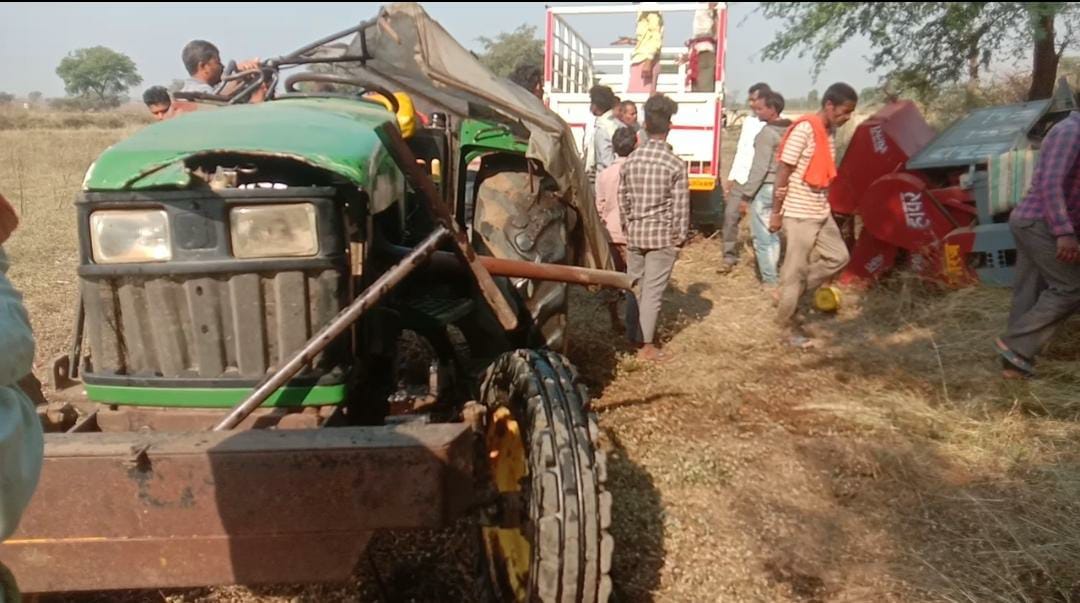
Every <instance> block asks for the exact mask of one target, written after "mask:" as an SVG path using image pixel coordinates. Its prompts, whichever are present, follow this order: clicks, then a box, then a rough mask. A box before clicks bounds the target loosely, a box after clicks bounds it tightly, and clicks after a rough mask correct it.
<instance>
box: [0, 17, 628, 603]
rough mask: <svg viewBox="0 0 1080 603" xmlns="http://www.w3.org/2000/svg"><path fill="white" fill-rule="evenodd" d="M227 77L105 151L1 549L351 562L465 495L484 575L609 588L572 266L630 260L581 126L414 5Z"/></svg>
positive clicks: (91, 563) (254, 576) (165, 568)
mask: <svg viewBox="0 0 1080 603" xmlns="http://www.w3.org/2000/svg"><path fill="white" fill-rule="evenodd" d="M316 67H318V68H316ZM226 80H227V81H228V82H230V83H231V82H236V83H237V84H238V85H237V84H234V85H233V86H231V88H233V90H232V92H230V93H229V94H211V95H189V96H188V97H187V98H186V99H183V98H181V99H179V100H178V102H177V104H178V108H179V109H180V110H181V112H183V114H182V115H178V116H176V117H174V118H171V119H168V120H166V121H163V122H160V123H157V124H155V125H152V126H149V127H147V128H145V129H143V130H141V131H139V132H137V133H136V134H134V135H133V136H132V137H131V138H129V139H127V140H124V141H122V142H120V143H118V144H116V145H114V146H113V147H111V148H109V149H107V150H106V151H105V152H104V153H103V154H102V155H101V156H100V157H99V158H98V159H97V161H96V162H95V163H94V164H93V165H92V166H91V168H90V170H89V171H88V173H87V175H86V179H85V182H84V186H83V191H82V193H81V194H80V195H79V198H78V199H77V201H76V209H77V212H78V228H79V241H80V250H79V255H80V263H79V266H78V280H79V291H80V297H79V304H78V320H77V323H76V325H75V328H74V336H73V340H72V345H71V350H70V352H69V353H68V354H65V355H64V356H63V357H61V358H58V359H57V360H56V361H55V363H54V370H53V373H54V374H53V379H52V381H53V384H54V386H55V387H56V391H55V392H54V394H53V395H52V396H50V397H51V398H52V401H51V402H50V403H49V404H48V405H47V406H43V407H42V408H41V415H42V418H43V421H45V423H46V424H47V426H48V429H49V431H50V433H48V434H47V436H46V459H45V464H44V469H43V473H42V477H41V481H40V485H39V488H38V492H37V494H36V496H35V499H34V502H33V503H32V505H31V507H30V508H29V509H28V511H27V513H26V514H25V516H24V518H23V521H22V524H21V526H20V530H19V531H18V532H17V533H16V534H15V535H14V536H13V538H12V539H11V540H9V541H7V542H5V543H3V544H2V545H0V559H2V560H3V562H4V564H6V565H7V566H8V567H10V568H11V569H12V570H13V571H14V573H15V575H16V576H17V577H18V579H19V582H20V586H21V587H22V589H23V590H24V591H25V592H28V593H40V592H56V591H66V592H70V591H91V590H92V591H101V590H111V589H145V588H170V587H188V586H203V585H212V584H260V583H302V582H317V581H340V580H344V579H346V578H347V577H348V576H349V575H350V574H351V573H352V571H353V569H354V567H355V565H356V563H357V560H358V558H359V556H360V554H361V552H362V551H363V550H364V547H365V545H366V543H367V542H368V540H369V539H370V537H371V535H372V534H373V533H374V532H376V531H378V530H390V529H419V528H438V527H443V526H447V525H449V524H451V523H453V522H458V521H462V520H465V521H469V522H470V525H474V526H475V530H476V533H477V535H478V536H479V537H480V539H481V541H482V543H483V545H482V546H481V547H478V548H479V552H478V555H479V556H480V557H481V560H482V563H481V564H480V565H482V566H484V567H485V568H486V571H485V572H484V574H485V578H484V579H483V580H482V584H483V586H484V591H485V592H486V593H487V594H489V595H491V596H493V597H495V598H497V599H498V600H513V601H526V600H531V601H549V602H554V601H559V602H576V601H604V600H606V599H607V597H608V595H609V594H610V592H611V580H610V578H609V576H608V572H609V570H610V567H611V558H612V551H613V541H612V539H611V536H610V535H609V533H608V527H609V524H610V521H611V505H612V500H611V495H610V494H609V493H608V492H607V491H606V489H605V479H606V464H605V458H604V454H603V452H602V451H600V450H599V449H598V448H597V442H598V437H599V431H598V426H597V423H596V419H595V416H594V415H593V414H592V413H591V412H590V408H589V398H588V394H587V392H586V391H585V388H584V387H583V385H582V383H581V380H580V378H579V376H578V374H577V372H576V370H575V369H574V368H573V367H572V366H571V365H570V363H569V362H568V361H567V360H566V359H565V358H564V357H563V356H562V354H561V352H562V351H563V350H564V348H565V345H566V342H567V334H566V332H565V329H566V312H567V295H566V288H567V286H568V285H570V284H579V285H586V286H592V287H614V288H622V289H628V288H629V283H628V280H627V278H626V276H625V275H623V274H621V273H615V272H610V271H608V270H607V268H608V266H609V262H610V260H609V258H608V256H607V245H606V243H605V239H604V233H603V230H602V228H601V226H600V222H599V219H598V217H597V215H596V213H595V210H594V209H593V205H592V199H591V194H590V193H589V191H588V186H587V184H586V180H585V178H584V174H583V173H582V169H581V166H580V162H579V160H578V159H577V157H576V155H575V154H574V148H575V147H574V143H573V140H572V137H571V135H570V133H569V129H568V128H567V127H566V125H565V124H563V123H562V121H561V120H560V119H559V118H558V117H557V116H556V115H554V114H553V113H551V112H549V111H548V110H547V109H546V108H545V107H544V106H543V104H542V103H541V102H540V101H539V100H537V99H536V98H534V97H532V96H531V95H530V94H529V93H528V92H527V91H525V90H523V89H520V88H518V87H516V86H514V85H513V84H511V83H509V82H507V81H505V80H501V79H499V78H496V77H495V76H493V75H492V74H491V73H490V72H488V71H487V70H486V69H484V68H483V67H482V66H481V65H480V64H479V63H478V62H477V61H476V60H475V58H473V57H472V56H471V54H470V53H469V52H468V51H467V50H465V49H464V48H462V47H461V46H460V45H458V44H457V43H456V42H455V41H454V40H453V39H452V38H451V37H450V36H449V35H448V34H447V33H446V32H445V31H444V30H443V29H442V28H441V27H440V26H439V25H438V24H437V23H435V22H434V21H432V20H431V19H430V18H429V17H428V16H427V15H426V13H424V11H423V10H422V9H421V8H420V7H419V6H417V5H413V4H398V5H392V6H389V7H386V8H384V9H383V10H381V11H380V13H379V15H378V17H376V18H375V19H373V20H371V21H368V22H365V23H362V24H360V25H359V26H356V27H352V28H349V29H348V30H345V31H343V32H339V33H337V34H334V35H332V36H329V37H327V38H325V39H323V40H319V41H318V42H316V43H313V44H311V45H309V46H307V47H305V48H302V49H299V50H298V51H296V52H294V53H292V54H289V55H286V56H283V57H279V58H276V59H272V60H268V61H265V62H264V63H263V64H262V67H261V69H260V70H259V71H258V72H255V73H232V74H229V75H228V77H227V78H226ZM256 90H262V91H264V93H265V100H264V101H262V102H258V103H252V102H247V101H248V100H249V99H250V98H251V97H252V95H253V94H254V93H255V91H256ZM477 160H479V161H480V169H479V171H478V172H476V173H475V175H474V174H471V173H470V172H469V170H468V166H469V165H470V163H473V162H475V161H477Z"/></svg>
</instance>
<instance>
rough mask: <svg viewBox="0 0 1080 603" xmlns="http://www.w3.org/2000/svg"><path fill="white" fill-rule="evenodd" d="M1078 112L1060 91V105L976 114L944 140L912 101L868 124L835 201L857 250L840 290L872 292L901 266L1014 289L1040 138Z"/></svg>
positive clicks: (955, 283) (947, 279)
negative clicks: (1016, 221) (1013, 222)
mask: <svg viewBox="0 0 1080 603" xmlns="http://www.w3.org/2000/svg"><path fill="white" fill-rule="evenodd" d="M1074 108H1075V103H1074V101H1073V100H1072V95H1071V93H1070V92H1069V91H1068V88H1067V87H1066V86H1063V87H1062V88H1061V89H1060V90H1059V94H1058V95H1056V97H1055V98H1054V99H1047V100H1040V101H1033V102H1028V103H1022V104H1016V105H1007V106H997V107H989V108H985V109H979V110H976V111H973V112H972V113H970V114H968V115H967V116H965V117H963V118H961V119H959V120H957V121H956V122H955V123H953V124H952V125H951V126H949V127H948V128H947V129H945V131H944V132H942V133H941V134H939V135H935V132H934V130H933V128H931V127H930V125H929V124H927V122H926V120H925V119H924V118H923V116H922V114H921V113H920V112H919V110H918V108H917V107H916V106H915V104H914V103H912V102H911V101H897V102H892V103H890V104H888V105H887V106H885V107H883V108H882V109H880V110H879V111H877V112H876V113H874V114H873V115H872V116H871V117H870V118H868V119H867V120H865V121H863V122H862V123H861V124H859V126H858V127H857V128H856V129H855V133H854V135H853V137H852V139H851V142H850V144H849V146H848V149H847V151H846V153H845V154H844V157H843V159H842V161H841V163H840V166H839V169H838V172H839V173H838V176H837V179H836V182H835V183H834V184H833V186H832V188H831V190H830V193H829V202H830V204H831V205H832V209H833V212H834V214H836V215H837V217H838V222H839V223H841V224H842V225H844V226H846V228H845V229H844V230H845V236H846V237H847V239H848V245H849V247H851V262H850V264H849V265H848V267H847V269H846V270H845V272H844V273H843V275H842V276H841V279H840V280H841V282H842V283H843V284H847V285H863V286H865V285H869V284H872V283H874V282H876V281H878V280H879V279H881V278H882V277H884V276H885V275H886V274H887V273H889V272H890V271H891V270H892V269H893V268H899V267H903V268H905V269H907V270H909V271H911V272H912V273H915V274H917V275H919V276H920V277H922V278H925V279H927V280H930V281H934V282H938V283H941V284H944V285H946V286H950V287H963V286H968V285H974V284H977V283H983V284H987V285H992V286H1010V285H1011V284H1012V277H1013V274H1012V271H1013V265H1014V264H1015V261H1016V252H1015V245H1014V242H1013V239H1012V235H1011V234H1010V232H1009V227H1008V215H1009V212H1010V210H1011V209H1012V208H1013V207H1015V206H1016V204H1017V203H1018V202H1019V201H1020V200H1021V199H1022V198H1023V195H1024V193H1025V192H1026V190H1027V187H1028V185H1029V184H1030V182H1031V176H1032V171H1033V168H1034V164H1035V159H1036V157H1037V153H1038V151H1037V149H1038V145H1039V143H1040V141H1041V140H1042V138H1043V136H1045V134H1046V132H1047V131H1049V129H1050V127H1051V126H1053V125H1054V124H1055V123H1057V121H1059V120H1060V119H1062V118H1063V117H1065V115H1067V113H1068V111H1069V110H1072V109H1074ZM856 223H858V224H861V228H859V229H858V233H857V236H856V232H855V231H856V228H855V225H856Z"/></svg>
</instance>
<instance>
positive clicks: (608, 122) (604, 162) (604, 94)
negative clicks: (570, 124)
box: [585, 85, 623, 186]
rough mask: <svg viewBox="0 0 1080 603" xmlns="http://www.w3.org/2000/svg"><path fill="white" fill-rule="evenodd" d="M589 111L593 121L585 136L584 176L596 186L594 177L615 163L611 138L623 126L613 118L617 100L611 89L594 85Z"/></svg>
mask: <svg viewBox="0 0 1080 603" xmlns="http://www.w3.org/2000/svg"><path fill="white" fill-rule="evenodd" d="M589 102H590V104H589V110H590V111H591V112H592V114H593V116H594V117H595V120H594V121H593V126H592V128H591V129H590V128H589V127H588V126H586V134H585V174H586V175H587V176H588V177H589V183H590V184H592V185H594V186H595V184H596V176H597V174H599V173H600V172H602V171H604V169H606V168H607V167H608V166H609V165H611V164H613V163H615V151H613V150H612V148H611V136H612V135H613V134H614V133H615V130H618V129H619V127H620V126H622V125H623V124H622V123H621V122H619V121H618V120H617V119H616V118H615V107H616V106H617V105H618V104H619V99H618V98H617V97H616V96H615V93H614V92H612V91H611V88H609V87H607V86H600V85H596V86H593V87H592V88H590V89H589Z"/></svg>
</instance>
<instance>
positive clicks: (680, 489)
mask: <svg viewBox="0 0 1080 603" xmlns="http://www.w3.org/2000/svg"><path fill="white" fill-rule="evenodd" d="M124 133H125V132H122V131H92V130H81V131H72V132H60V131H39V132H34V133H32V134H31V133H15V132H0V143H3V144H2V145H0V147H2V148H3V149H4V151H0V182H2V183H3V186H4V192H5V194H6V195H7V196H8V197H9V198H11V199H12V201H13V202H14V203H15V204H16V206H18V207H20V208H21V210H22V213H23V216H24V224H23V227H22V228H21V229H20V231H19V232H18V233H17V234H16V236H15V238H14V239H13V240H12V242H11V243H10V244H9V245H8V251H9V252H10V253H11V255H12V257H13V260H14V268H13V278H14V280H15V283H16V284H17V285H18V286H19V287H21V288H22V289H23V291H24V292H25V294H26V298H27V303H28V305H29V308H30V311H31V314H32V318H33V321H34V326H35V329H36V330H37V335H38V338H39V344H40V349H39V354H38V359H39V361H40V362H41V364H39V370H40V368H42V367H43V366H44V361H45V359H47V358H49V357H51V356H52V355H53V354H55V353H57V352H59V351H61V350H62V349H63V347H64V346H65V345H66V341H67V337H68V330H69V325H70V321H71V313H72V300H73V299H74V298H73V294H74V291H75V284H74V283H75V273H74V267H75V265H76V253H75V243H76V237H75V229H74V211H73V209H72V207H71V204H70V203H71V200H72V198H73V195H74V191H75V189H76V188H77V186H78V184H79V182H80V181H81V177H82V173H83V171H84V170H85V168H86V166H87V165H88V164H89V162H90V161H91V160H92V158H93V157H94V156H95V155H96V154H97V153H98V152H99V151H100V149H102V148H103V147H104V146H106V145H107V144H110V143H111V142H113V141H115V140H117V139H119V138H120V137H121V136H123V135H124ZM730 139H731V138H730V137H729V140H730ZM729 146H730V145H729ZM720 254H721V249H720V245H719V242H718V241H716V240H703V241H699V242H696V243H695V244H693V245H691V246H690V247H688V248H687V249H686V250H685V252H684V254H683V256H682V257H681V258H680V260H679V262H678V264H677V266H676V270H675V275H674V282H673V283H672V286H671V288H670V289H669V291H668V292H667V294H666V295H665V306H664V316H663V324H662V328H661V337H662V339H663V341H664V342H665V344H666V347H667V349H668V350H669V351H670V352H672V353H673V354H674V356H675V360H674V361H673V362H671V363H669V364H666V365H661V366H650V365H643V364H641V363H638V362H637V361H635V360H634V359H633V358H632V357H631V356H630V355H629V351H628V350H627V349H626V347H625V346H624V345H623V344H621V343H620V342H619V341H618V339H617V338H615V337H613V336H612V335H611V334H610V333H609V332H608V331H607V330H606V325H607V320H606V311H605V308H604V307H603V305H602V304H600V303H599V302H598V300H597V299H595V298H593V297H591V296H589V294H588V293H587V292H584V291H576V292H575V293H574V303H573V308H574V310H573V315H572V317H571V319H572V322H573V329H572V332H574V333H576V335H575V337H576V339H575V340H574V344H573V348H572V350H571V357H572V359H573V360H574V361H575V362H576V363H577V364H578V366H579V367H580V368H581V370H582V373H583V375H584V376H585V378H586V379H587V380H588V382H589V384H590V387H591V389H592V392H593V394H594V395H595V405H596V408H597V409H598V410H599V411H600V413H601V425H602V426H603V427H604V429H605V431H606V435H607V438H606V441H605V446H606V447H608V448H609V450H610V455H611V466H610V485H611V488H612V490H613V491H614V494H615V500H616V508H615V518H614V519H615V524H614V526H613V530H614V533H615V534H614V535H615V538H616V542H617V549H616V550H617V553H616V559H615V564H614V568H613V574H614V578H615V584H616V590H617V594H618V595H619V600H624V601H648V600H663V601H714V600H722V601H867V600H876V601H1031V602H1035V601H1063V602H1064V601H1073V600H1080V508H1078V506H1080V430H1078V428H1077V425H1076V423H1075V419H1076V416H1077V413H1078V411H1080V387H1078V381H1080V339H1078V337H1077V334H1078V332H1080V325H1078V324H1077V322H1076V321H1073V322H1072V323H1070V324H1069V325H1067V327H1066V328H1065V329H1064V330H1063V332H1062V333H1061V334H1060V335H1059V337H1058V338H1057V340H1056V343H1055V345H1054V347H1053V348H1052V350H1051V351H1050V353H1049V354H1047V355H1046V358H1045V361H1043V362H1042V364H1041V367H1040V368H1041V370H1042V372H1043V374H1044V377H1043V378H1042V379H1040V380H1038V381H1034V382H1032V383H1028V384H1004V383H1002V382H1001V381H1000V380H998V378H997V370H996V364H995V362H994V357H993V352H992V350H991V346H990V342H991V341H992V336H993V335H995V334H996V333H997V332H998V330H999V329H1000V328H1001V327H1002V325H1003V324H1004V320H1005V315H1006V312H1007V309H1008V294H1007V292H1006V291H1000V290H992V289H968V290H963V291H956V292H939V291H934V290H932V289H930V288H927V287H924V286H922V285H921V284H919V283H918V282H917V281H916V280H914V279H911V278H907V277H904V276H902V275H901V276H899V277H897V278H895V279H893V280H891V281H890V282H889V283H887V284H886V285H885V286H884V287H883V288H880V289H877V290H874V291H870V292H865V293H862V294H859V293H857V292H846V293H845V302H846V303H845V305H844V308H843V309H842V310H841V312H840V313H839V314H838V315H836V316H834V317H822V316H811V320H810V328H811V329H812V330H814V331H815V332H816V333H817V334H818V335H819V337H820V338H821V340H822V341H823V342H825V343H826V345H825V346H824V347H823V348H821V349H819V350H817V351H813V352H807V353H798V352H792V351H789V350H787V349H785V348H783V347H781V346H780V345H779V343H778V337H777V333H776V332H775V330H774V328H773V326H772V324H771V314H772V308H771V306H770V304H769V303H768V302H767V300H766V298H765V297H764V296H763V295H762V294H761V293H760V292H759V291H758V289H757V287H756V284H755V280H754V277H753V273H752V269H751V266H750V264H749V260H748V259H746V260H744V263H743V264H742V265H741V266H740V267H739V269H738V270H737V271H736V272H734V273H733V274H732V275H729V276H725V277H721V276H718V275H716V274H715V273H714V267H715V266H716V265H717V264H718V262H719V261H720ZM461 534H462V531H460V530H459V531H458V532H453V531H447V532H440V533H436V534H423V535H419V536H416V537H413V538H412V539H411V540H409V541H408V543H407V544H404V545H403V544H402V543H401V542H400V541H398V540H397V539H396V538H397V537H394V536H389V535H388V536H386V537H383V538H381V539H378V540H377V541H376V543H375V549H374V550H373V558H374V559H375V562H376V565H377V566H378V567H379V571H380V575H381V578H382V580H383V582H384V583H385V584H386V586H387V589H388V590H389V592H390V593H391V595H392V596H393V597H394V598H397V599H401V600H409V599H412V600H437V599H440V598H443V599H445V598H447V597H448V594H447V593H449V592H457V591H453V590H449V591H448V590H442V589H443V588H444V587H445V584H446V583H447V582H449V583H455V582H460V581H462V580H464V579H465V578H464V576H465V575H466V574H467V572H465V571H462V570H461V568H460V566H461V565H462V558H463V557H465V556H467V555H468V552H462V550H461V545H460V544H458V545H457V546H454V545H451V544H449V543H450V542H452V541H460V536H461ZM466 548H467V547H466ZM374 582H375V581H374V580H373V578H372V573H371V571H370V565H369V564H368V563H367V560H365V562H364V563H363V564H362V567H361V569H360V570H359V572H358V574H357V575H356V577H355V578H354V580H353V581H352V583H351V584H349V585H346V586H339V587H333V588H330V587H311V588H285V589H273V590H257V591H250V590H247V589H242V588H228V589H214V590H199V591H191V592H188V593H181V594H175V593H174V594H161V593H156V592H155V593H142V594H133V595H130V597H126V598H125V600H128V601H142V600H156V601H161V600H169V601H185V602H195V601H199V602H215V603H216V602H226V601H228V602H232V601H245V602H249V601H264V602H271V601H273V602H284V601H294V600H295V601H320V602H321V601H371V600H377V599H378V598H379V590H378V588H376V587H375V585H374ZM451 588H452V587H451ZM77 600H80V601H88V600H99V601H105V600H109V601H112V600H118V597H117V596H116V595H105V596H100V597H92V598H87V597H82V598H79V599H77Z"/></svg>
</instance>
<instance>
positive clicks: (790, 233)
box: [769, 83, 859, 349]
mask: <svg viewBox="0 0 1080 603" xmlns="http://www.w3.org/2000/svg"><path fill="white" fill-rule="evenodd" d="M858 102H859V96H858V94H856V93H855V89H854V88H852V87H851V86H849V85H847V84H844V83H837V84H833V85H832V86H829V88H828V90H826V91H825V95H824V96H823V97H822V99H821V110H820V111H818V112H817V113H813V114H811V115H806V116H803V117H800V118H799V119H797V120H795V124H794V125H793V126H792V127H791V128H789V129H788V131H787V133H786V134H785V135H784V139H783V140H781V142H780V154H779V159H780V165H779V166H778V167H777V170H776V186H775V188H774V192H773V208H772V214H771V215H770V217H769V230H770V232H777V231H779V230H780V228H781V227H783V229H784V234H785V236H786V238H787V251H786V253H785V255H784V265H783V266H782V267H781V268H780V296H779V302H778V305H777V317H776V321H777V323H778V324H779V325H780V327H781V328H782V329H785V330H786V331H788V333H787V343H788V344H789V345H791V346H794V347H796V348H800V349H804V348H808V347H811V346H812V342H811V341H810V339H809V338H807V337H806V336H805V335H803V334H802V333H800V332H799V331H798V327H797V325H796V321H795V314H796V311H797V310H798V306H799V299H800V298H801V297H802V294H803V293H804V292H805V291H808V290H809V291H814V290H816V289H817V288H818V287H819V286H821V285H823V284H824V283H826V282H827V281H828V280H829V279H831V278H832V277H834V276H836V275H837V274H838V273H839V272H840V271H841V270H843V269H844V266H846V265H847V263H848V259H849V255H848V249H847V245H846V244H845V243H844V238H843V236H841V234H840V229H839V228H838V227H837V225H836V221H835V220H833V217H832V210H831V207H830V206H829V185H830V184H832V181H833V180H835V179H836V147H835V140H834V136H835V133H836V129H837V128H839V127H840V126H842V125H844V124H846V123H847V122H848V120H850V119H851V114H852V112H854V111H855V105H856V103H858Z"/></svg>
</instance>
